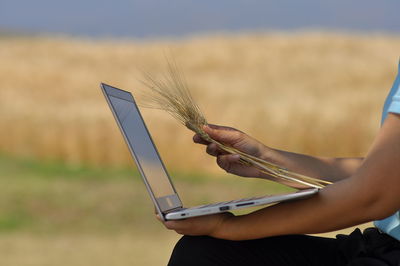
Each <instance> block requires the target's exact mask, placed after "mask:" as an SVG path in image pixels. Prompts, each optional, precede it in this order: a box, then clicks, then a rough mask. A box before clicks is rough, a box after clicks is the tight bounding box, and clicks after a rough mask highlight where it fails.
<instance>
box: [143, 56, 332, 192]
mask: <svg viewBox="0 0 400 266" xmlns="http://www.w3.org/2000/svg"><path fill="white" fill-rule="evenodd" d="M166 61H167V69H168V71H167V73H166V75H164V76H162V77H161V78H155V77H154V76H152V75H151V74H149V73H145V72H144V73H143V76H144V80H143V81H142V83H143V84H144V85H145V87H147V88H148V89H149V90H147V91H146V93H143V94H142V97H141V100H142V101H141V106H143V107H147V108H154V109H161V110H164V111H166V112H168V113H169V114H170V115H172V116H173V117H175V118H176V119H177V120H178V121H179V122H180V123H182V124H183V125H185V126H186V127H187V128H188V129H190V130H192V131H194V132H195V133H197V134H199V135H200V136H201V137H202V138H203V139H204V140H206V141H209V142H213V143H215V144H217V146H218V147H219V148H220V149H221V150H223V151H225V152H227V153H231V154H238V155H239V156H240V162H241V163H243V164H244V165H248V166H254V167H256V168H258V169H259V170H260V171H261V172H263V173H265V174H268V175H270V176H273V177H275V178H277V179H281V180H285V181H292V182H296V183H299V184H302V185H305V186H308V187H314V188H322V187H324V186H326V185H329V184H331V182H328V181H325V180H321V179H317V178H312V177H308V176H305V175H301V174H298V173H294V172H291V171H289V170H288V169H286V168H283V167H280V166H278V165H276V164H273V163H271V162H268V161H265V160H262V159H260V158H257V157H254V156H252V155H249V154H246V153H244V152H242V151H239V150H237V149H235V148H233V147H230V146H227V145H225V144H223V143H220V142H218V141H216V140H214V139H212V138H211V137H210V136H209V135H208V134H207V133H206V132H205V131H204V130H203V126H205V125H207V120H206V119H205V117H204V115H203V114H202V112H201V110H200V108H199V106H198V105H197V104H196V102H195V101H194V99H193V97H192V95H191V93H190V91H189V89H188V86H187V82H186V80H185V78H184V75H183V74H182V72H181V71H180V70H179V68H178V66H177V64H176V62H175V61H174V60H172V59H168V58H166Z"/></svg>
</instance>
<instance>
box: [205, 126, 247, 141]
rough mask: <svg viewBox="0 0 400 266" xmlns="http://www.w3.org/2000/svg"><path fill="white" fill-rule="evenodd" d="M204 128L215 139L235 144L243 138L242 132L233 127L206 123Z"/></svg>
mask: <svg viewBox="0 0 400 266" xmlns="http://www.w3.org/2000/svg"><path fill="white" fill-rule="evenodd" d="M203 130H204V131H205V132H206V133H207V134H208V135H209V136H210V137H211V138H212V139H214V140H216V141H219V142H222V143H228V144H234V143H236V142H237V141H238V140H240V139H241V138H242V132H240V131H239V130H237V129H234V128H231V127H223V126H217V125H211V124H210V125H206V126H204V127H203Z"/></svg>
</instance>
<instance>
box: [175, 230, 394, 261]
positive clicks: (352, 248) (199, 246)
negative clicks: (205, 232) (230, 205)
mask: <svg viewBox="0 0 400 266" xmlns="http://www.w3.org/2000/svg"><path fill="white" fill-rule="evenodd" d="M398 263H400V242H399V241H398V240H396V239H394V238H391V237H390V236H388V235H386V234H382V233H380V232H379V231H378V230H377V229H375V228H370V229H367V230H365V231H364V233H363V234H362V233H361V231H360V230H358V229H357V230H355V231H354V232H353V233H352V234H350V235H348V236H344V235H341V236H338V238H323V237H316V236H308V235H287V236H277V237H268V238H262V239H256V240H247V241H229V240H223V239H216V238H212V237H208V236H184V237H182V238H181V239H180V240H179V241H178V243H177V244H176V246H175V249H174V251H173V253H172V255H171V259H170V262H169V264H168V265H169V266H178V265H185V266H186V265H193V266H196V265H202V266H203V265H218V266H224V265H229V266H234V265H246V266H247V265H248V266H253V265H268V266H275V265H278V266H292V265H296V266H301V265H307V266H313V265H318V266H320V265H324V266H330V265H332V266H333V265H340V266H342V265H349V266H350V265H351V266H358V265H362V266H366V265H374V266H378V265H379V266H381V265H382V266H392V265H396V266H397V265H400V264H398Z"/></svg>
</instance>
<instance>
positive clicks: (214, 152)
mask: <svg viewBox="0 0 400 266" xmlns="http://www.w3.org/2000/svg"><path fill="white" fill-rule="evenodd" d="M206 152H207V153H208V154H210V155H211V156H218V155H219V154H220V152H219V149H218V146H217V144H215V143H211V144H209V145H207V149H206Z"/></svg>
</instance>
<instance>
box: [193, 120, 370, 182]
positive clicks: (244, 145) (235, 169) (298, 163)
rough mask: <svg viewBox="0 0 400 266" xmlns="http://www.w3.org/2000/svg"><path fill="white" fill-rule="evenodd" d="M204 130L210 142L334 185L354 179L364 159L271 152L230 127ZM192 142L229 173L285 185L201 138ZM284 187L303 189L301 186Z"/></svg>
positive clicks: (196, 136) (196, 137)
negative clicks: (213, 157)
mask: <svg viewBox="0 0 400 266" xmlns="http://www.w3.org/2000/svg"><path fill="white" fill-rule="evenodd" d="M204 130H205V131H206V132H207V133H208V134H209V135H210V137H211V138H213V139H215V140H217V141H219V142H222V143H225V144H227V145H229V146H232V147H234V148H237V149H239V150H241V151H244V152H246V153H248V154H250V155H253V156H256V157H259V158H261V159H264V160H266V161H269V162H272V163H275V164H277V165H280V166H282V167H285V168H287V169H289V170H290V171H293V172H298V173H300V174H304V175H307V176H310V177H315V178H320V179H323V180H327V181H331V182H336V181H338V180H341V179H344V178H346V177H348V176H350V175H352V174H353V173H354V172H355V171H356V170H357V168H358V167H359V166H360V164H361V163H362V161H363V159H362V158H327V157H314V156H309V155H304V154H297V153H292V152H287V151H281V150H277V149H271V148H269V147H267V146H265V145H263V144H262V143H260V142H259V141H257V140H255V139H253V138H251V137H250V136H248V135H246V134H245V133H243V132H241V131H239V130H236V129H233V128H229V127H221V126H216V125H210V126H209V127H205V128H204ZM193 139H194V141H195V142H197V143H201V144H205V145H208V146H207V153H209V154H210V155H213V156H216V157H217V163H218V165H219V166H220V167H221V168H223V169H224V170H226V171H227V172H229V173H232V174H236V175H240V176H245V177H259V178H266V179H271V180H273V181H278V182H282V181H281V180H280V179H279V180H277V179H275V178H273V177H271V176H269V175H266V174H263V173H261V172H260V171H258V170H257V169H255V168H253V167H247V166H244V165H242V164H240V163H239V158H238V157H237V156H235V155H231V154H226V153H225V152H223V151H221V150H219V149H218V147H217V145H215V144H210V143H208V142H206V141H204V140H202V139H201V137H200V136H199V135H195V136H194V137H193ZM285 184H286V185H289V186H293V187H296V188H301V187H300V186H299V185H298V184H292V183H285Z"/></svg>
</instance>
